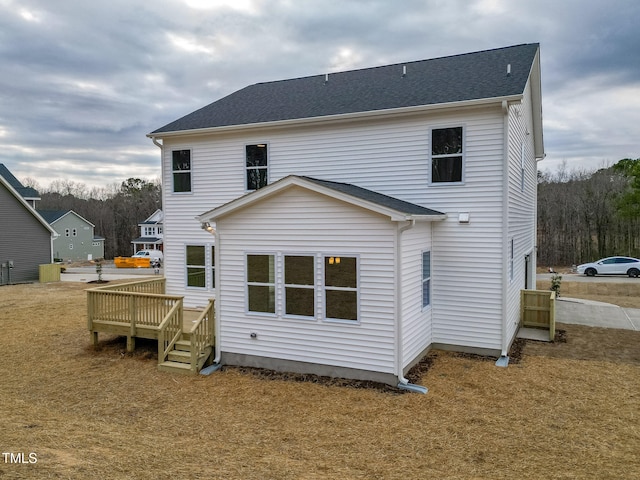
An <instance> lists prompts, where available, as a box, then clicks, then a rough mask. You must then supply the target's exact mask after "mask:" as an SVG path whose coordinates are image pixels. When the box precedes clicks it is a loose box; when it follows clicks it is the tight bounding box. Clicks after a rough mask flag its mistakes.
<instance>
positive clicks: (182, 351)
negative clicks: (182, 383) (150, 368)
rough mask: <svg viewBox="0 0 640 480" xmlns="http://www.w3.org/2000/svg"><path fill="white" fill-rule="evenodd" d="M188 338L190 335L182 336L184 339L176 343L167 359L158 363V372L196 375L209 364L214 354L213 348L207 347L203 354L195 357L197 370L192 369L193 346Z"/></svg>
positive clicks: (184, 334)
mask: <svg viewBox="0 0 640 480" xmlns="http://www.w3.org/2000/svg"><path fill="white" fill-rule="evenodd" d="M185 337H186V338H185ZM188 337H189V334H188V333H183V334H182V338H181V339H180V340H178V341H177V342H176V343H175V345H174V346H173V350H171V351H170V352H169V353H168V354H167V359H166V360H165V361H163V362H159V363H158V370H160V371H163V372H173V373H187V374H196V373H198V372H199V371H200V370H201V369H202V368H203V367H204V366H205V365H206V364H207V363H208V361H209V360H210V358H211V354H212V352H213V348H212V347H211V346H209V347H206V348H205V349H204V351H203V352H200V353H197V354H196V355H195V357H196V362H195V369H192V368H191V348H192V346H191V341H190V340H189V339H188Z"/></svg>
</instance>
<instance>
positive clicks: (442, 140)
mask: <svg viewBox="0 0 640 480" xmlns="http://www.w3.org/2000/svg"><path fill="white" fill-rule="evenodd" d="M462 140H463V138H462V127H450V128H434V129H433V130H432V131H431V182H432V183H455V182H462V170H463V151H462V149H463V141H462Z"/></svg>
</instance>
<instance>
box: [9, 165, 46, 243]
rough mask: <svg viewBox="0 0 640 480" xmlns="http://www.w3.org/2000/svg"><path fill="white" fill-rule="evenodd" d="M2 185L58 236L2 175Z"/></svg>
mask: <svg viewBox="0 0 640 480" xmlns="http://www.w3.org/2000/svg"><path fill="white" fill-rule="evenodd" d="M0 184H2V185H4V186H5V188H6V189H7V190H8V191H9V192H10V193H11V194H12V195H13V196H14V197H15V198H16V199H17V200H18V202H19V203H20V204H21V205H22V206H23V207H25V208H26V209H27V210H28V211H29V212H30V213H31V214H32V215H33V216H34V217H35V218H36V219H37V220H38V221H39V222H40V223H41V224H42V225H43V226H44V227H45V228H46V229H47V230H49V232H50V233H51V234H52V235H57V233H56V231H55V230H54V229H53V228H52V227H51V225H49V223H48V222H47V221H46V220H45V219H44V218H42V215H40V214H39V213H38V212H36V211H35V209H34V208H33V207H31V205H29V204H28V203H27V201H26V200H25V198H24V197H23V196H22V195H20V194H19V193H18V192H17V190H16V189H15V188H13V186H12V185H11V184H10V183H9V182H8V181H7V180H6V179H5V177H4V175H0Z"/></svg>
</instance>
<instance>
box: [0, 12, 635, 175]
mask: <svg viewBox="0 0 640 480" xmlns="http://www.w3.org/2000/svg"><path fill="white" fill-rule="evenodd" d="M194 3H195V4H197V3H198V2H197V0H164V1H154V2H146V1H142V0H128V1H124V0H115V1H110V2H80V1H72V0H58V1H56V2H50V1H47V0H31V1H22V2H18V1H15V0H0V65H2V75H0V162H2V163H5V164H6V165H7V166H8V167H9V168H10V169H11V170H12V171H13V172H14V174H16V175H17V176H18V177H19V178H25V177H31V178H35V179H36V180H38V181H39V182H40V183H41V184H42V185H43V186H46V185H47V184H48V183H49V182H50V181H51V180H53V179H57V178H61V179H70V180H74V181H78V182H84V183H87V184H89V185H97V186H104V185H107V184H110V183H113V182H119V181H122V180H124V179H126V178H128V177H130V176H140V177H143V178H149V179H153V178H157V177H158V176H159V173H160V167H159V152H158V149H157V147H155V146H154V145H153V144H152V143H151V142H150V141H149V139H147V138H146V137H145V134H146V133H148V132H150V131H152V130H154V129H155V128H158V127H160V126H162V125H164V124H166V123H168V122H170V121H172V120H175V119H176V118H178V117H180V116H182V115H184V114H186V113H189V112H190V111H192V110H194V109H196V108H199V107H201V106H204V105H206V104H208V103H210V102H212V101H214V100H216V99H218V98H220V97H222V96H224V95H227V94H229V93H231V92H232V91H234V90H237V89H240V88H242V87H244V86H246V85H248V84H252V83H256V82H263V81H270V80H277V79H283V78H291V77H297V76H305V75H315V74H320V73H324V72H330V71H336V70H344V69H350V68H362V67H368V66H373V65H382V64H385V63H395V62H402V61H411V60H418V59H424V58H432V57H437V56H443V55H452V54H458V53H465V52H471V51H476V50H482V49H487V48H496V47H502V46H507V45H513V44H518V43H527V42H540V43H541V55H542V57H541V58H542V72H543V102H544V104H543V107H544V120H545V143H546V150H547V153H548V160H547V161H545V162H543V163H542V164H541V166H542V167H543V168H545V165H546V168H550V169H552V168H554V166H555V165H557V164H559V163H560V162H561V161H562V160H567V162H568V165H569V166H572V165H575V166H583V167H587V168H595V167H597V166H599V165H600V164H601V163H602V161H603V160H609V161H615V160H618V159H619V158H623V157H625V156H632V157H638V156H640V153H638V146H637V143H634V142H635V139H637V138H638V137H639V133H640V131H639V129H640V126H638V122H637V120H635V118H637V113H636V112H637V111H638V107H640V104H639V102H640V100H639V99H640V71H639V70H640V62H639V61H638V53H637V52H638V51H640V34H639V33H638V29H637V27H636V26H635V25H633V23H634V22H635V21H636V20H637V18H640V15H639V14H640V6H639V5H637V2H636V1H635V0H631V1H625V0H612V1H608V2H604V1H592V2H582V1H577V0H571V1H564V2H558V1H557V0H556V1H548V0H539V1H529V2H513V1H507V0H477V1H474V2H468V1H462V0H448V1H444V0H433V1H432V0H406V1H403V2H388V1H385V0H366V1H365V0H363V1H350V2H345V1H339V0H330V1H326V0H325V1H316V2H311V1H306V2H293V1H290V0H281V1H270V2H262V1H257V0H230V1H227V2H225V1H221V0H218V1H216V2H214V1H209V2H200V4H201V5H202V4H205V3H206V4H208V5H215V6H216V8H192V7H191V6H189V5H194Z"/></svg>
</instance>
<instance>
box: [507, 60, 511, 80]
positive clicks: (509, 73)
mask: <svg viewBox="0 0 640 480" xmlns="http://www.w3.org/2000/svg"><path fill="white" fill-rule="evenodd" d="M510 75H511V64H510V63H508V64H507V77H508V76H510Z"/></svg>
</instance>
